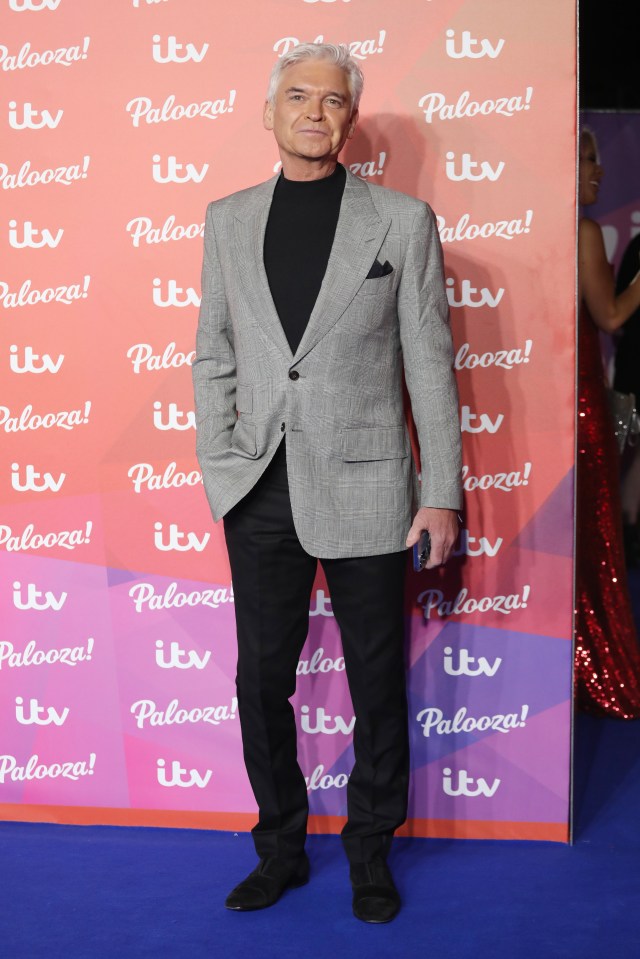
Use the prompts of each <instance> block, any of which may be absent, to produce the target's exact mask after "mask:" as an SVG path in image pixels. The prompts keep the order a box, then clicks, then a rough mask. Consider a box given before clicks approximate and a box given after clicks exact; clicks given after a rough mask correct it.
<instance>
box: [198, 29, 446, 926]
mask: <svg viewBox="0 0 640 959" xmlns="http://www.w3.org/2000/svg"><path fill="white" fill-rule="evenodd" d="M362 83H363V78H362V74H361V72H360V70H359V68H358V66H357V64H356V63H355V61H354V60H352V59H351V57H350V56H349V54H348V52H347V50H346V49H345V48H343V47H336V46H333V45H331V44H302V45H300V46H298V47H296V48H295V49H294V50H293V51H292V52H291V53H289V54H288V55H287V56H285V57H283V58H282V59H280V60H279V61H278V62H277V63H276V65H275V67H274V70H273V73H272V77H271V84H270V88H269V92H268V96H267V101H266V103H265V107H264V126H265V127H266V129H267V130H270V131H273V134H274V136H275V139H276V142H277V144H278V149H279V152H280V157H281V159H282V173H281V175H280V176H278V177H274V178H273V179H271V180H269V181H268V182H267V183H263V184H260V185H259V186H256V187H252V188H251V189H248V190H243V191H241V192H240V193H235V194H233V195H231V196H229V197H226V198H224V199H222V200H218V201H216V202H214V203H211V204H210V205H209V208H208V210H207V219H206V225H205V253H204V265H203V278H202V307H201V311H200V320H199V327H198V344H197V355H196V361H195V363H194V367H193V374H194V382H195V395H196V416H197V428H198V434H197V436H198V440H197V446H198V458H199V461H200V464H201V467H202V472H203V478H204V484H205V489H206V492H207V496H208V499H209V503H210V505H211V509H212V513H213V516H214V518H215V519H216V520H217V519H220V518H221V517H223V516H224V528H225V536H226V541H227V547H228V550H229V557H230V562H231V573H232V578H233V584H234V595H235V604H236V607H235V608H236V624H237V633H238V674H237V690H238V707H239V715H240V721H241V728H242V738H243V748H244V758H245V763H246V767H247V772H248V775H249V779H250V782H251V786H252V789H253V791H254V794H255V797H256V801H257V804H258V808H259V821H258V823H257V825H256V826H255V827H254V829H253V837H254V842H255V846H256V851H257V853H258V856H259V858H260V862H259V864H258V867H257V868H256V869H255V870H254V871H253V872H252V873H251V875H250V876H248V877H247V879H245V880H244V881H243V882H241V883H240V885H239V886H237V887H236V888H235V889H234V890H233V891H232V892H231V894H230V895H229V896H228V898H227V901H226V905H227V907H228V908H230V909H236V910H249V909H259V908H263V907H265V906H270V905H272V904H273V903H274V902H276V901H277V899H278V898H279V896H280V895H281V893H282V892H283V891H284V890H285V889H286V888H287V887H292V886H296V885H301V884H303V883H304V882H306V881H307V878H308V875H309V862H308V859H307V857H306V855H305V853H304V842H305V837H306V823H307V811H308V804H307V790H306V784H305V780H304V777H303V775H302V772H301V770H300V768H299V766H298V763H297V759H296V727H295V719H294V714H293V710H292V707H291V705H290V703H289V698H290V697H291V696H292V695H293V693H294V691H295V679H296V664H297V662H298V657H299V655H300V652H301V649H302V646H303V644H304V642H305V639H306V636H307V629H308V615H309V601H310V595H311V589H312V585H313V581H314V576H315V572H316V566H317V562H318V559H319V560H320V562H321V563H322V565H323V568H324V571H325V574H326V577H327V583H328V586H329V590H330V593H331V600H332V607H333V611H334V614H335V617H336V620H337V623H338V625H339V627H340V632H341V636H342V642H343V649H344V657H345V663H346V671H347V677H348V681H349V688H350V692H351V697H352V700H353V706H354V712H355V716H356V724H355V730H354V751H355V765H354V768H353V770H352V772H351V775H350V778H349V784H348V788H347V808H348V820H347V823H346V825H345V827H344V829H343V832H342V838H343V842H344V847H345V850H346V853H347V856H348V859H349V862H350V878H351V883H352V887H353V910H354V913H355V915H356V916H357V917H358V918H360V919H362V920H364V921H366V922H387V921H389V920H390V919H392V918H393V917H394V916H395V914H396V913H397V911H398V908H399V905H400V900H399V896H398V893H397V890H396V888H395V885H394V882H393V879H392V876H391V873H390V872H389V869H388V866H387V864H386V858H387V853H388V851H389V847H390V843H391V839H392V836H393V833H394V831H395V830H396V829H397V828H398V826H399V825H400V824H401V823H402V822H403V821H404V819H405V818H406V810H407V789H408V778H409V755H408V729H407V725H408V723H407V704H406V692H405V674H404V664H403V632H404V616H403V582H404V572H405V566H406V547H407V546H412V545H413V544H414V543H415V542H417V541H418V538H419V536H420V533H421V531H422V530H429V532H430V535H431V542H432V547H431V559H430V562H429V565H430V566H436V565H439V564H440V563H443V562H445V561H446V559H447V558H448V556H449V554H450V552H451V550H452V549H453V545H454V542H455V539H456V536H457V516H456V512H455V511H456V510H457V508H458V507H459V506H460V485H459V477H460V451H459V442H460V431H459V425H458V416H457V395H456V389H455V385H454V381H453V374H452V346H451V337H450V332H449V326H448V308H447V300H446V296H445V291H444V285H443V268H442V255H441V249H440V246H439V240H438V236H437V231H436V227H435V222H434V216H433V214H432V212H431V210H430V209H429V208H428V207H427V206H426V204H424V203H422V202H420V201H418V200H414V199H412V198H410V197H407V196H404V195H403V194H400V193H395V192H392V191H390V190H385V189H383V188H381V187H373V186H370V185H369V184H368V183H366V182H364V181H363V180H359V179H358V178H357V177H354V176H352V175H351V174H350V173H348V172H347V171H346V170H345V168H344V167H343V166H341V165H340V164H338V162H337V161H338V155H339V153H340V151H341V149H342V147H343V146H344V144H345V143H346V141H347V139H349V138H350V137H351V136H353V133H354V130H355V127H356V123H357V120H358V101H359V98H360V93H361V90H362ZM403 367H404V374H405V377H406V383H407V386H408V389H409V394H410V397H411V403H412V410H413V416H414V419H415V422H416V425H417V429H418V436H419V440H420V446H421V455H422V464H421V470H422V483H421V489H420V490H419V488H418V484H417V480H416V474H415V469H414V467H413V464H412V458H411V449H410V443H409V438H408V433H407V429H406V425H405V420H404V415H403V398H402V376H403ZM418 497H419V502H420V508H419V509H418V510H417V512H416V513H415V516H414V513H413V510H414V506H413V504H414V502H415V501H416V500H417V499H418ZM412 518H413V522H412Z"/></svg>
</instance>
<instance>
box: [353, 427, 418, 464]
mask: <svg viewBox="0 0 640 959" xmlns="http://www.w3.org/2000/svg"><path fill="white" fill-rule="evenodd" d="M407 453H408V450H407V442H406V438H405V430H404V427H403V426H382V427H369V428H364V429H346V430H342V459H343V460H344V461H345V462H347V463H359V462H365V461H366V460H392V459H400V458H402V457H403V456H407Z"/></svg>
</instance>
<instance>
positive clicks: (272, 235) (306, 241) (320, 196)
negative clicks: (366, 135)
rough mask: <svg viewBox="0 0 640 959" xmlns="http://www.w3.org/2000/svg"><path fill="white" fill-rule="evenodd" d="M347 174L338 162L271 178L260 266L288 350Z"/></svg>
mask: <svg viewBox="0 0 640 959" xmlns="http://www.w3.org/2000/svg"><path fill="white" fill-rule="evenodd" d="M346 179H347V174H346V171H345V168H344V167H343V166H342V165H341V164H338V165H337V166H336V169H335V170H334V172H333V173H332V174H331V176H328V177H324V178H323V179H322V180H286V179H285V178H284V176H283V175H282V174H281V175H280V179H279V180H278V182H277V183H276V187H275V190H274V192H273V200H272V201H271V209H270V211H269V219H268V221H267V229H266V232H265V237H264V266H265V270H266V273H267V279H268V280H269V287H270V289H271V296H272V297H273V302H274V304H275V307H276V310H277V311H278V316H279V317H280V322H281V323H282V328H283V330H284V332H285V336H286V337H287V340H288V341H289V346H290V347H291V350H292V352H293V353H295V351H296V350H297V348H298V344H299V343H300V340H301V339H302V334H303V333H304V331H305V329H306V328H307V323H308V322H309V317H310V316H311V312H312V310H313V307H314V304H315V302H316V300H317V298H318V293H319V292H320V287H321V285H322V279H323V277H324V274H325V272H326V269H327V263H328V262H329V254H330V253H331V247H332V246H333V239H334V237H335V233H336V226H337V224H338V216H339V214H340V203H341V202H342V194H343V192H344V185H345V182H346Z"/></svg>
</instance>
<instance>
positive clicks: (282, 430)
mask: <svg viewBox="0 0 640 959" xmlns="http://www.w3.org/2000/svg"><path fill="white" fill-rule="evenodd" d="M280 432H281V433H284V423H283V424H282V426H281V427H280Z"/></svg>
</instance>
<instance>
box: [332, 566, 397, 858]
mask: <svg viewBox="0 0 640 959" xmlns="http://www.w3.org/2000/svg"><path fill="white" fill-rule="evenodd" d="M321 562H322V565H323V568H324V571H325V574H326V577H327V583H328V586H329V591H330V593H331V603H332V607H333V612H334V614H335V617H336V620H337V622H338V625H339V627H340V632H341V635H342V645H343V651H344V658H345V666H346V672H347V679H348V682H349V689H350V692H351V699H352V702H353V707H354V712H355V716H356V723H355V728H354V736H353V744H354V752H355V764H354V767H353V770H352V772H351V775H350V777H349V783H348V786H347V812H348V819H347V823H346V825H345V827H344V829H343V831H342V840H343V843H344V847H345V851H346V853H347V856H348V858H349V860H350V861H351V862H368V861H370V860H371V859H373V858H375V857H377V856H382V857H383V858H385V857H386V855H387V853H388V851H389V847H390V845H391V840H392V838H393V833H394V831H395V830H396V829H397V828H398V827H399V826H400V825H401V824H402V823H403V822H404V821H405V819H406V815H407V798H408V787H409V733H408V716H407V696H406V678H405V666H404V632H405V630H404V577H405V569H406V553H404V552H402V553H389V554H387V555H383V556H367V557H358V558H354V559H335V560H321Z"/></svg>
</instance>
